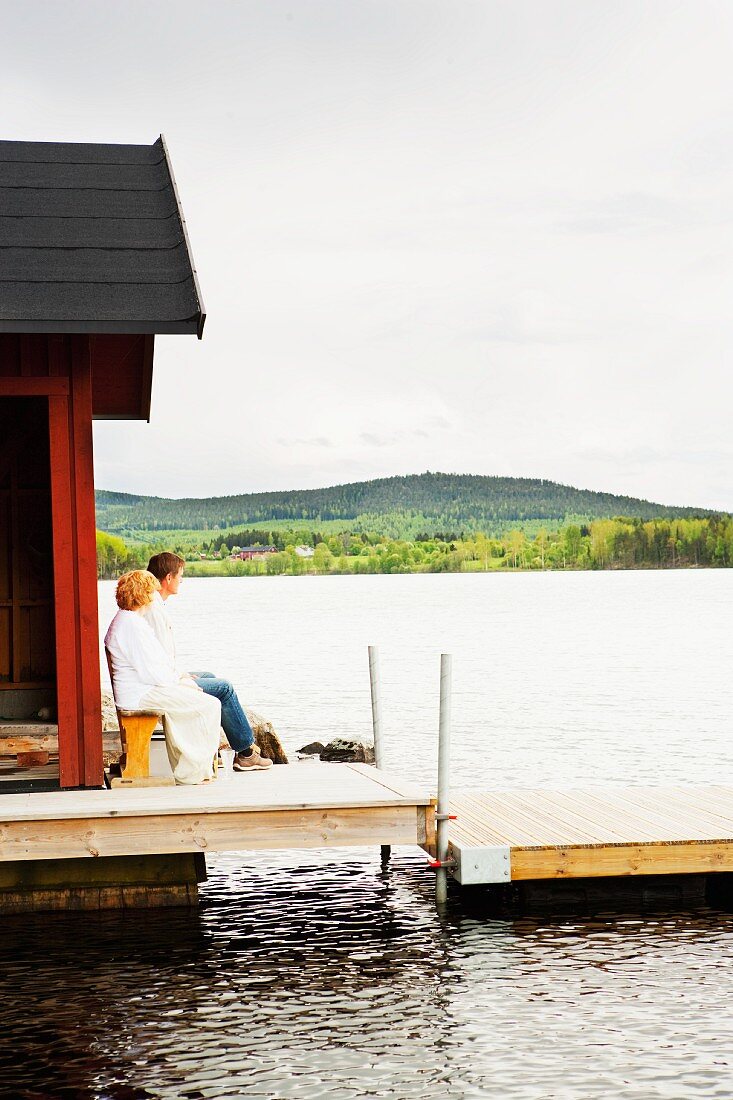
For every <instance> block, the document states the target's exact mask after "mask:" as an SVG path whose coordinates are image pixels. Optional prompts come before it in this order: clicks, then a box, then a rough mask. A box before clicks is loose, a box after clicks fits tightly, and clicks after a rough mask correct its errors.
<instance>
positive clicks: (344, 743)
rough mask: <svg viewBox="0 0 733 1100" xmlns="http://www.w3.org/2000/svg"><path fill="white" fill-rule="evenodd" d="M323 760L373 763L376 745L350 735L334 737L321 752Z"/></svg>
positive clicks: (338, 762) (342, 762)
mask: <svg viewBox="0 0 733 1100" xmlns="http://www.w3.org/2000/svg"><path fill="white" fill-rule="evenodd" d="M321 760H325V761H326V762H327V763H336V764H373V763H374V746H373V745H367V744H365V743H364V742H363V741H357V740H356V739H352V738H348V737H334V739H333V741H329V742H328V744H327V745H326V747H325V748H324V750H323V752H322V753H321Z"/></svg>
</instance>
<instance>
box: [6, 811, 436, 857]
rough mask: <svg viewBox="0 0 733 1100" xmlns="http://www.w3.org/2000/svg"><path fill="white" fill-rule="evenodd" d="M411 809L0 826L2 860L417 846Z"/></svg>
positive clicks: (103, 819) (101, 819) (174, 816)
mask: <svg viewBox="0 0 733 1100" xmlns="http://www.w3.org/2000/svg"><path fill="white" fill-rule="evenodd" d="M415 809H416V808H415V806H414V805H413V806H411V805H409V804H408V805H402V806H386V807H385V806H373V807H372V806H370V807H365V808H362V809H350V808H347V809H338V810H323V809H311V810H303V809H295V810H272V811H262V812H260V811H245V812H229V813H204V814H164V815H161V816H157V817H156V816H152V815H151V816H141V817H122V818H121V817H98V818H84V819H82V820H44V821H6V822H4V823H2V824H0V860H25V859H71V858H74V857H90V858H96V857H98V856H119V855H153V854H162V853H166V852H204V853H206V852H237V851H247V850H252V851H255V850H262V849H281V848H333V847H363V846H365V845H373V846H376V845H379V844H411V845H412V844H417V838H418V822H417V817H416V813H415Z"/></svg>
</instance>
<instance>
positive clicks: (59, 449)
mask: <svg viewBox="0 0 733 1100" xmlns="http://www.w3.org/2000/svg"><path fill="white" fill-rule="evenodd" d="M48 422H49V440H50V448H51V515H52V521H53V575H54V598H55V613H56V682H57V702H58V727H59V772H60V777H61V786H62V787H78V786H79V785H80V783H81V772H80V759H79V755H80V754H79V729H78V727H79V710H78V698H77V682H78V660H79V655H78V650H77V644H76V634H77V631H76V616H77V607H76V585H75V576H76V561H75V545H74V525H73V496H72V484H71V449H70V438H69V437H70V432H69V401H68V398H66V397H50V398H49V399H48ZM97 664H99V661H97Z"/></svg>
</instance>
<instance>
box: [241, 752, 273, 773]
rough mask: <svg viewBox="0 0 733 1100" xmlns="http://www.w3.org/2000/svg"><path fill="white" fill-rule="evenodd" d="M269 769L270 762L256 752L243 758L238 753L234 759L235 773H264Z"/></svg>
mask: <svg viewBox="0 0 733 1100" xmlns="http://www.w3.org/2000/svg"><path fill="white" fill-rule="evenodd" d="M271 767H272V760H269V759H268V758H267V757H266V756H260V755H259V754H258V753H256V752H253V753H252V754H251V755H250V756H244V755H243V754H242V753H241V752H240V753H238V754H237V755H236V756H235V757H234V770H235V772H256V771H261V772H264V771H267V769H268V768H271Z"/></svg>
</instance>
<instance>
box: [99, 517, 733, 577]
mask: <svg viewBox="0 0 733 1100" xmlns="http://www.w3.org/2000/svg"><path fill="white" fill-rule="evenodd" d="M238 534H241V535H242V536H246V537H243V538H242V541H241V543H238V542H237V541H236V540H235V539H234V537H233V536H232V535H229V536H226V537H224V536H220V537H217V538H216V539H213V540H208V541H207V542H206V545H205V546H204V545H203V543H202V545H201V546H200V547H199V548H198V549H196V548H192V547H191V546H190V545H181V544H179V545H176V544H175V541H174V542H172V543H169V544H168V545H167V546H165V547H164V546H143V545H140V544H136V545H132V546H127V545H126V544H125V542H124V541H123V540H122V539H120V538H118V537H116V536H113V535H109V534H106V533H105V532H101V531H100V532H98V533H97V555H98V564H99V576H100V577H114V576H118V575H119V574H120V573H121V572H124V571H125V570H126V569H134V568H143V567H144V566H145V564H146V563H147V560H148V557H149V555H150V553H152V552H154V551H155V550H160V549H173V550H177V551H178V552H179V553H181V554H182V555H183V556H184V557H186V558H187V559H188V564H187V566H186V569H187V572H188V574H189V575H190V576H212V575H219V576H262V575H270V576H273V575H283V574H286V575H292V576H300V575H303V574H307V573H315V574H320V575H325V574H330V573H440V572H454V573H458V572H464V573H471V572H489V571H492V570H501V569H504V570H506V569H509V570H515V569H634V568H655V569H666V568H669V569H675V568H684V567H695V566H720V567H729V566H732V565H733V518H731V517H730V516H712V517H708V518H702V519H686V518H676V519H666V518H657V519H651V520H642V519H638V518H635V517H633V516H630V517H621V518H616V519H599V520H594V521H593V522H592V523H589V524H568V525H566V526H564V527H559V528H557V529H555V530H552V529H549V528H544V527H542V528H540V529H539V530H538V531H537V532H536V533H534V534H533V535H528V534H527V533H525V532H524V531H522V530H521V529H520V528H515V529H513V530H511V531H508V532H507V534H506V535H504V536H502V537H501V538H493V537H491V536H489V535H487V534H485V533H483V532H479V533H477V534H474V535H471V536H468V537H464V538H452V537H427V536H425V537H422V538H419V539H414V540H406V539H391V538H388V537H387V536H386V535H381V534H376V533H374V532H372V533H364V532H350V533H341V534H331V535H327V536H325V537H322V536H321V535H320V534H319V533H318V532H310V533H309V534H308V537H306V534H307V533H306V532H305V531H303V530H299V531H298V535H299V536H300V537H299V539H298V541H297V543H296V542H295V541H285V538H286V535H284V534H283V532H279V531H278V532H272V531H267V530H264V529H263V530H256V529H243V530H242V531H241V532H239V533H238ZM244 545H247V546H255V545H260V546H275V547H276V548H277V552H276V553H270V554H268V555H267V556H266V557H265V558H264V559H263V560H261V561H232V560H231V558H230V554H231V553H232V551H236V550H237V549H239V548H240V546H244ZM303 546H311V547H313V555H312V557H304V556H302V547H303ZM298 548H300V549H301V553H300V554H299V553H298Z"/></svg>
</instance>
